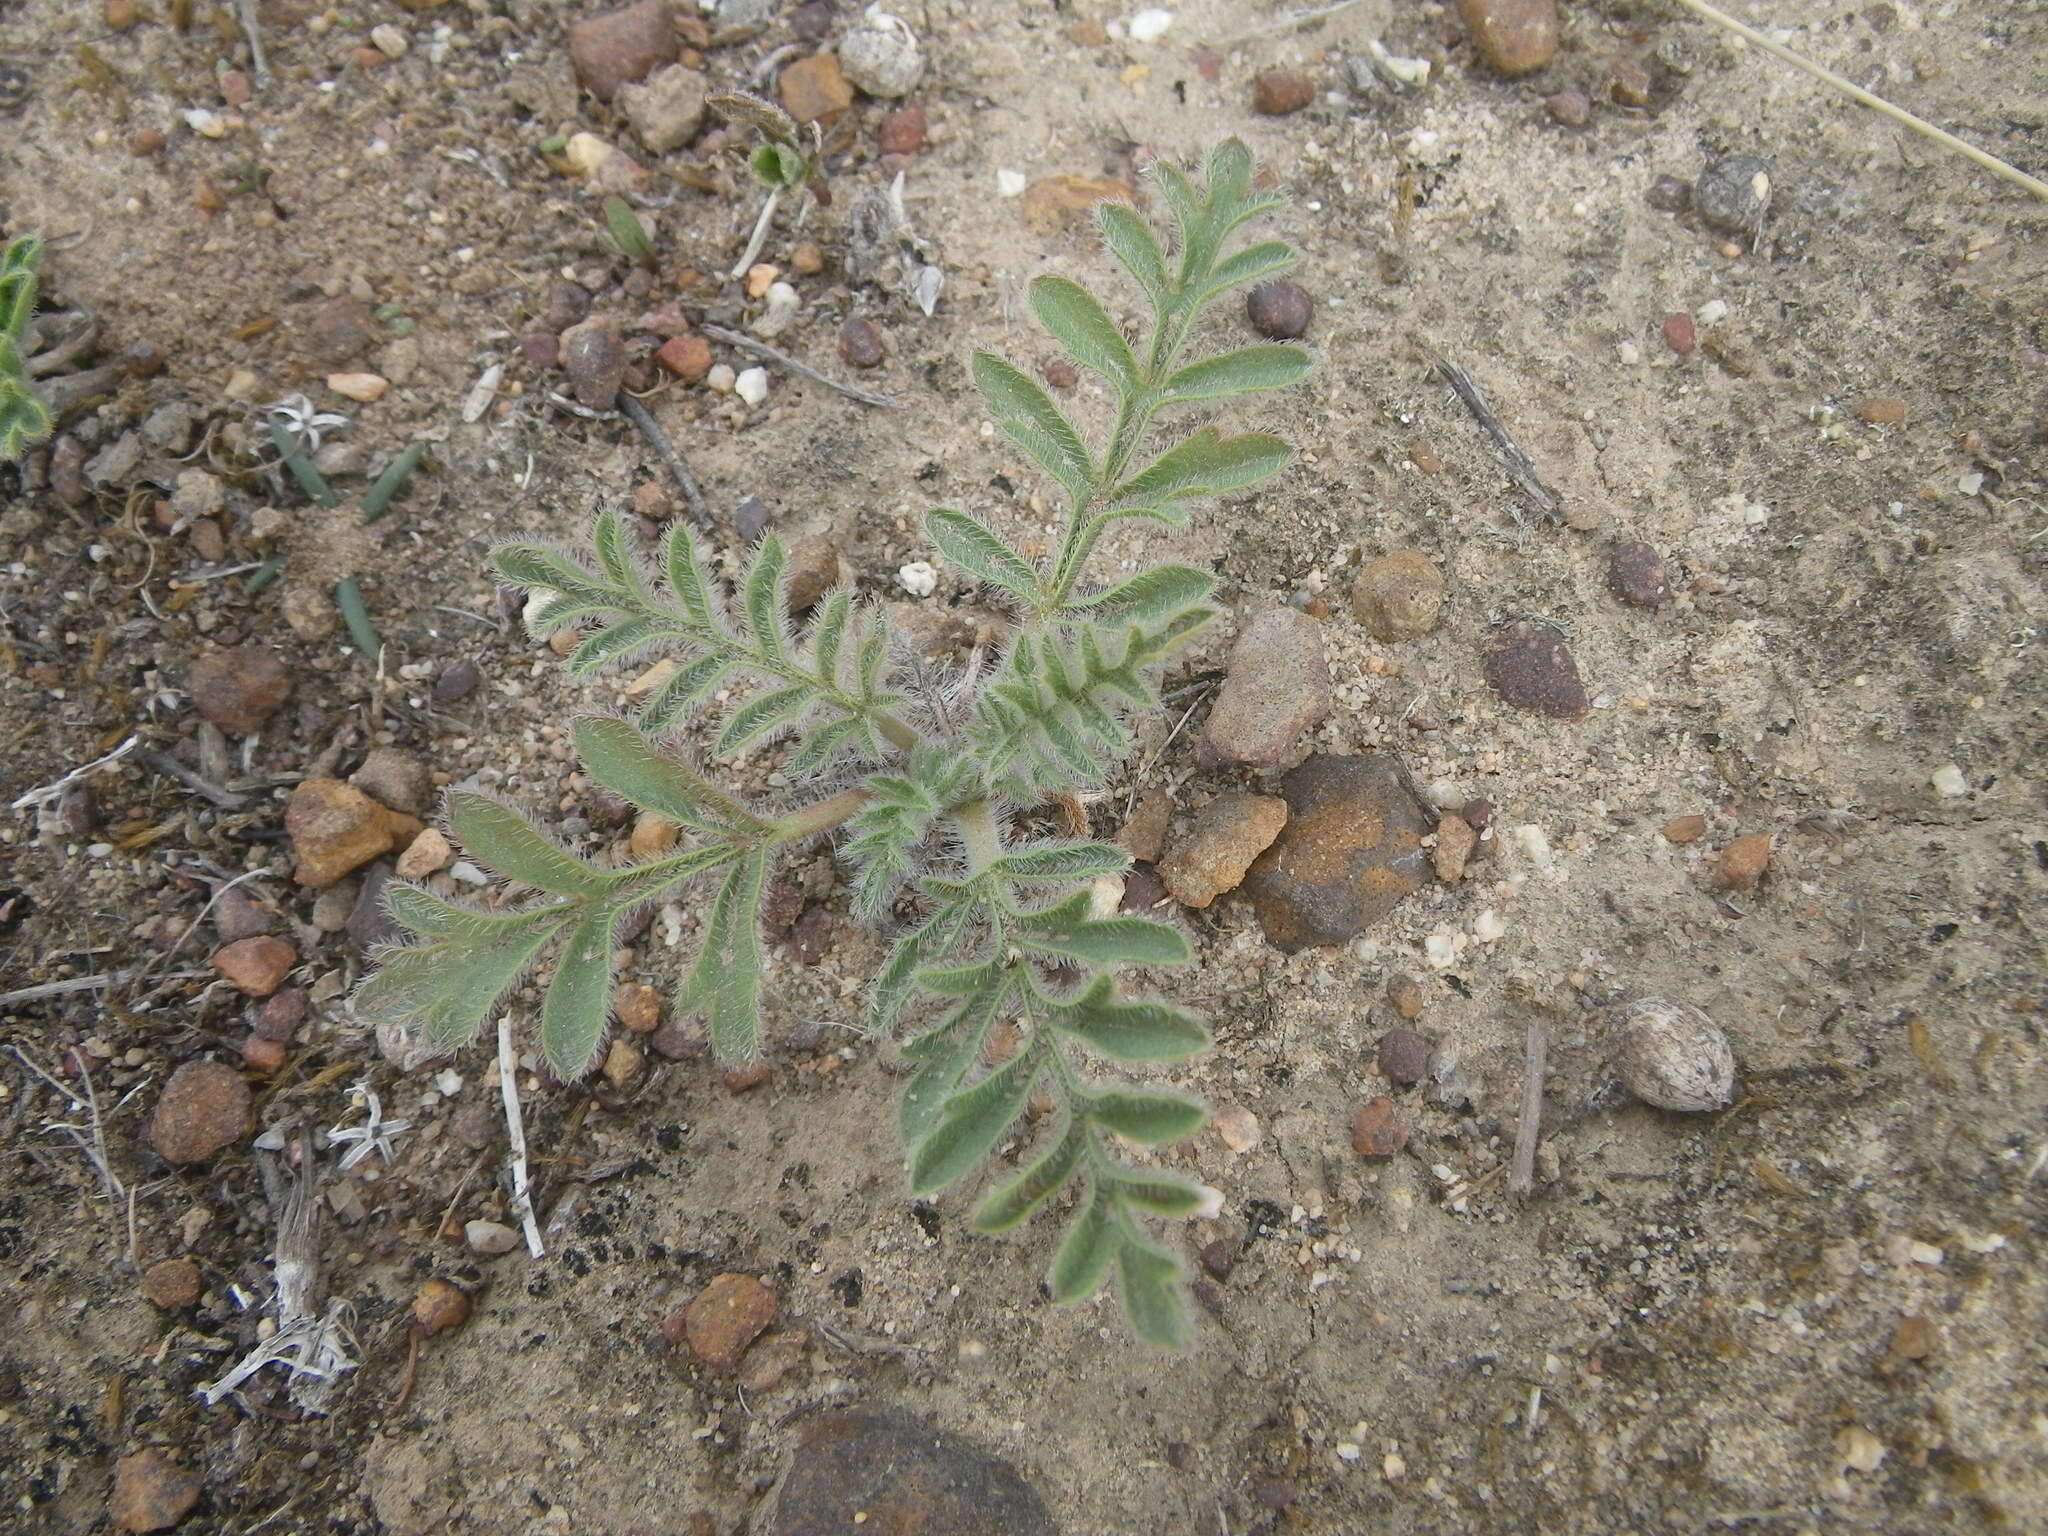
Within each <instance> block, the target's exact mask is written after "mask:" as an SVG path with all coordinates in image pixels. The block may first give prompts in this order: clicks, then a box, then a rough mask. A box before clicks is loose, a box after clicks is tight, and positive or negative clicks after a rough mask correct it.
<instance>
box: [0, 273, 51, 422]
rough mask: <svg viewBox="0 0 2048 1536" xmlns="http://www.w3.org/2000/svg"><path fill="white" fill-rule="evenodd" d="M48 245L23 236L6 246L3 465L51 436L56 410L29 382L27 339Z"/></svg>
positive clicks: (0, 279)
mask: <svg viewBox="0 0 2048 1536" xmlns="http://www.w3.org/2000/svg"><path fill="white" fill-rule="evenodd" d="M42 256H43V242H42V241H41V240H39V239H37V238H36V237H35V236H34V235H22V236H20V237H18V238H16V239H13V240H10V241H8V242H7V244H6V246H5V247H0V463H8V462H11V461H13V460H15V459H18V458H20V457H21V456H22V455H23V454H24V453H26V452H27V451H28V447H29V444H31V443H36V442H40V441H42V439H44V438H46V437H48V436H49V435H50V425H51V423H50V408H49V406H47V405H46V404H44V403H43V398H42V396H40V395H38V394H37V393H36V392H35V390H34V389H33V388H32V387H31V386H30V384H29V382H28V362H27V359H25V358H24V357H23V356H22V355H21V338H22V335H23V333H24V332H26V331H27V330H28V323H29V321H30V320H31V319H33V318H34V316H35V312H36V266H37V263H39V262H40V261H41V260H42Z"/></svg>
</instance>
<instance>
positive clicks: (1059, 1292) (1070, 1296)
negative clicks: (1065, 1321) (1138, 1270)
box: [1046, 1184, 1118, 1306]
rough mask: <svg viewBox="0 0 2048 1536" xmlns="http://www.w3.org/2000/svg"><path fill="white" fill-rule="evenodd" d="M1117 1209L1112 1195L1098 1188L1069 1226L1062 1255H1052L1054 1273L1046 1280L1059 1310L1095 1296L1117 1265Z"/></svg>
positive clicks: (1093, 1188) (1097, 1186)
mask: <svg viewBox="0 0 2048 1536" xmlns="http://www.w3.org/2000/svg"><path fill="white" fill-rule="evenodd" d="M1114 1205H1115V1200H1114V1198H1113V1197H1112V1196H1111V1195H1110V1194H1109V1192H1108V1191H1107V1190H1105V1189H1104V1188H1103V1187H1102V1186H1101V1185H1100V1184H1096V1185H1094V1186H1093V1187H1092V1188H1091V1189H1090V1190H1089V1193H1088V1199H1087V1202H1086V1203H1085V1204H1084V1205H1082V1207H1081V1211H1080V1214H1079V1215H1077V1216H1076V1217H1075V1218H1074V1219H1073V1221H1072V1222H1071V1223H1069V1224H1068V1226H1067V1235H1066V1236H1065V1237H1064V1238H1063V1239H1061V1241H1060V1249H1059V1252H1058V1253H1056V1254H1054V1255H1053V1260H1052V1271H1051V1273H1050V1274H1048V1275H1047V1276H1046V1285H1047V1288H1048V1289H1049V1290H1050V1291H1051V1292H1052V1299H1053V1300H1054V1301H1055V1302H1056V1303H1058V1304H1059V1305H1060V1306H1072V1305H1073V1304H1074V1303H1075V1302H1077V1301H1086V1300H1087V1299H1088V1298H1089V1297H1090V1296H1092V1295H1094V1294H1095V1290H1096V1287H1097V1286H1099V1285H1101V1284H1102V1277H1103V1276H1104V1275H1106V1274H1108V1273H1109V1266H1110V1265H1111V1264H1112V1263H1114V1262H1115V1260H1116V1252H1117V1246H1118V1242H1117V1231H1116V1228H1115V1227H1114V1226H1113V1225H1112V1224H1111V1222H1110V1215H1111V1212H1112V1209H1113V1207H1114Z"/></svg>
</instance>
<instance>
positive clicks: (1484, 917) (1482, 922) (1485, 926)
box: [1472, 907, 1508, 944]
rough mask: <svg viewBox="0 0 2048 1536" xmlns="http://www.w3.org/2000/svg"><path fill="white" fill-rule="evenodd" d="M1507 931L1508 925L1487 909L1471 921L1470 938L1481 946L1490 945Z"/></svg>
mask: <svg viewBox="0 0 2048 1536" xmlns="http://www.w3.org/2000/svg"><path fill="white" fill-rule="evenodd" d="M1507 931H1508V925H1507V924H1506V923H1504V922H1502V921H1501V920H1500V914H1499V913H1498V912H1496V911H1494V910H1493V908H1491V907H1488V908H1487V909H1486V910H1485V911H1483V912H1481V913H1480V914H1479V915H1478V916H1477V917H1475V918H1473V919H1472V937H1473V938H1475V939H1477V940H1478V941H1479V942H1480V943H1482V944H1491V943H1492V942H1493V941H1494V940H1495V939H1498V938H1500V937H1501V936H1502V935H1503V934H1505V933H1506V932H1507Z"/></svg>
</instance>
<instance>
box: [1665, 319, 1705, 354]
mask: <svg viewBox="0 0 2048 1536" xmlns="http://www.w3.org/2000/svg"><path fill="white" fill-rule="evenodd" d="M1664 345H1665V346H1667V347H1669V348H1670V349H1671V350H1672V351H1673V352H1674V353H1676V354H1677V355H1678V356H1680V357H1691V356H1692V354H1693V349H1694V348H1695V347H1697V346H1698V345H1699V332H1698V329H1697V328H1696V327H1695V326H1694V325H1693V319H1692V316H1691V315H1689V314H1687V313H1686V312H1685V311H1684V310H1682V309H1681V310H1679V311H1677V312H1676V313H1674V314H1669V315H1666V316H1665V317H1664Z"/></svg>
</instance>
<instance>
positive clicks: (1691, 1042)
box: [1614, 997, 1735, 1113]
mask: <svg viewBox="0 0 2048 1536" xmlns="http://www.w3.org/2000/svg"><path fill="white" fill-rule="evenodd" d="M1615 1031H1616V1038H1615V1046H1614V1049H1615V1065H1616V1066H1617V1067H1618V1068H1619V1069H1620V1072H1621V1080H1622V1083H1623V1085H1624V1086H1626V1087H1627V1089H1628V1091H1629V1092H1630V1093H1632V1094H1634V1095H1635V1096H1636V1097H1637V1098H1639V1099H1641V1100H1642V1101H1643V1102H1644V1103H1645V1104H1653V1105H1655V1106H1656V1107H1657V1108H1659V1109H1674V1110H1681V1111H1686V1112H1689V1113H1698V1112H1700V1111H1703V1110H1714V1109H1726V1108H1727V1107H1728V1106H1729V1105H1730V1104H1731V1103H1733V1102H1734V1100H1735V1056H1734V1053H1733V1052H1732V1051H1730V1050H1729V1048H1728V1037H1727V1036H1726V1035H1724V1034H1722V1033H1721V1030H1720V1027H1719V1026H1718V1025H1716V1024H1715V1023H1714V1021H1713V1020H1712V1019H1710V1018H1708V1017H1707V1016H1706V1014H1704V1013H1702V1012H1701V1011H1700V1010H1699V1009H1697V1008H1695V1007H1694V1006H1693V1005H1692V1004H1690V1003H1680V1002H1673V1001H1671V1000H1669V999H1666V998H1659V997H1646V998H1643V999H1642V1000H1640V1001H1639V1002H1634V1003H1630V1004H1629V1005H1628V1006H1627V1007H1626V1008H1623V1009H1622V1010H1621V1011H1620V1017H1619V1019H1618V1021H1617V1023H1616V1026H1615Z"/></svg>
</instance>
